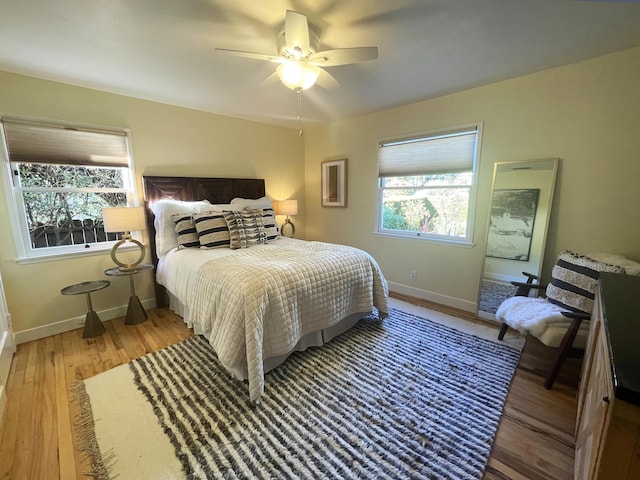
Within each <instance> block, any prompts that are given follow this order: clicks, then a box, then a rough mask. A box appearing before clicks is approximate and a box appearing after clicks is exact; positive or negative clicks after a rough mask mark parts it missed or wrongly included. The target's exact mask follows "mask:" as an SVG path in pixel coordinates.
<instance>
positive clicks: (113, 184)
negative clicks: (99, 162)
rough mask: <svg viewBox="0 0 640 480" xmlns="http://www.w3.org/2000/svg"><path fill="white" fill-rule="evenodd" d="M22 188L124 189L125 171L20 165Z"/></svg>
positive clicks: (50, 165) (117, 169) (32, 164)
mask: <svg viewBox="0 0 640 480" xmlns="http://www.w3.org/2000/svg"><path fill="white" fill-rule="evenodd" d="M18 166H19V168H18V173H19V175H20V186H21V187H23V188H27V187H43V188H123V186H124V180H123V173H122V172H123V169H122V168H104V167H102V168H101V167H76V166H71V165H52V164H39V163H20V164H18Z"/></svg>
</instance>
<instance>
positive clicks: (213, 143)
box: [0, 72, 304, 337]
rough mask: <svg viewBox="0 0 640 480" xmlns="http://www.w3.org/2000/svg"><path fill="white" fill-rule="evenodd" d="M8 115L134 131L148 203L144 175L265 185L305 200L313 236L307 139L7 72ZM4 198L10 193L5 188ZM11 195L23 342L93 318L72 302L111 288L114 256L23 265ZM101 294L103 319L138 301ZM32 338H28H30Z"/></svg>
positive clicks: (1, 260)
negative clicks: (90, 290) (92, 287)
mask: <svg viewBox="0 0 640 480" xmlns="http://www.w3.org/2000/svg"><path fill="white" fill-rule="evenodd" d="M0 114H14V115H16V114H17V115H24V116H31V117H39V118H48V119H54V120H60V121H68V122H74V123H86V124H93V125H103V126H115V127H124V128H128V129H130V130H131V138H132V147H133V158H134V162H135V173H136V178H137V183H138V193H139V197H140V198H142V186H141V176H142V175H145V174H146V175H185V176H189V175H199V176H213V177H248V178H264V179H265V180H266V188H267V194H268V195H270V196H271V197H273V198H275V199H285V198H289V197H291V198H297V199H299V202H300V210H301V212H300V215H298V216H296V219H295V223H296V229H297V231H298V232H300V234H302V233H303V232H304V161H303V155H304V149H303V142H302V141H301V140H300V139H299V137H298V132H297V130H293V129H284V128H280V127H274V126H269V125H265V124H260V123H254V122H249V121H245V120H238V119H233V118H229V117H223V116H218V115H212V114H208V113H203V112H198V111H195V110H189V109H184V108H177V107H172V106H168V105H162V104H158V103H153V102H147V101H143V100H136V99H133V98H129V97H124V96H119V95H113V94H109V93H104V92H98V91H95V90H89V89H85V88H79V87H74V86H69V85H64V84H60V83H55V82H49V81H44V80H38V79H34V78H30V77H25V76H20V75H14V74H9V73H4V72H0ZM0 190H2V186H1V185H0ZM4 194H5V192H4V191H2V192H0V224H1V225H5V227H4V228H1V229H0V272H1V273H2V278H3V280H4V286H5V290H6V296H7V302H8V305H9V310H10V312H11V316H12V320H13V330H14V332H16V333H19V332H21V331H26V330H28V329H34V328H38V327H42V326H44V325H49V324H53V323H55V322H64V321H66V320H68V319H71V318H75V317H82V318H83V316H84V314H85V313H86V302H85V299H84V298H82V296H76V297H63V296H61V295H60V289H61V288H62V287H64V286H66V285H69V284H73V283H78V282H80V281H85V280H91V279H104V278H106V277H105V276H104V273H103V272H104V270H105V269H106V268H109V267H111V266H112V262H111V259H110V257H109V255H108V254H103V255H97V256H90V257H83V258H73V259H66V260H56V261H48V262H42V263H29V264H20V263H16V261H15V259H16V255H17V254H16V247H15V244H14V239H13V235H12V233H11V230H10V228H7V226H8V225H9V217H8V210H7V205H6V199H5V195H4ZM109 280H111V287H109V288H108V289H106V290H103V291H101V292H97V293H96V294H94V296H93V297H94V307H95V309H96V310H97V311H99V312H101V311H104V312H106V313H105V315H108V314H109V312H113V311H114V309H118V308H120V307H122V306H123V305H126V302H127V299H128V289H129V286H128V282H127V281H126V279H124V278H110V279H109ZM136 287H137V293H138V295H139V297H140V299H141V300H143V301H145V300H150V299H152V298H153V289H152V283H151V276H150V275H145V274H142V275H138V276H137V277H136ZM23 337H24V336H23Z"/></svg>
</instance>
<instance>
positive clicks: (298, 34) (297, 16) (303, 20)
mask: <svg viewBox="0 0 640 480" xmlns="http://www.w3.org/2000/svg"><path fill="white" fill-rule="evenodd" d="M284 38H285V41H286V42H287V47H289V48H299V49H300V51H301V52H302V54H303V55H306V54H307V52H308V51H309V24H308V23H307V17H305V16H304V15H302V14H301V13H298V12H294V11H293V10H287V15H286V17H285V19H284Z"/></svg>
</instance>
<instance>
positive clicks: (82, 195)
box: [22, 192, 127, 248]
mask: <svg viewBox="0 0 640 480" xmlns="http://www.w3.org/2000/svg"><path fill="white" fill-rule="evenodd" d="M22 197H23V201H24V206H25V214H26V217H27V225H28V227H29V236H30V239H31V246H32V248H44V247H54V246H61V245H77V244H80V245H81V244H87V243H97V242H106V241H112V240H116V236H115V235H114V234H109V236H107V235H105V232H104V227H103V224H102V208H103V207H117V206H126V205H127V198H126V194H125V193H108V192H107V193H95V192H23V194H22Z"/></svg>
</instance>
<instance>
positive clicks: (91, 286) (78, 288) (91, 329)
mask: <svg viewBox="0 0 640 480" xmlns="http://www.w3.org/2000/svg"><path fill="white" fill-rule="evenodd" d="M109 285H111V282H110V281H108V280H95V281H92V282H82V283H76V284H75V285H69V286H68V287H64V288H63V289H62V290H60V293H61V294H62V295H82V294H86V295H87V316H86V318H85V321H84V330H83V331H82V338H92V337H97V336H99V335H102V334H103V333H104V330H105V328H104V325H103V324H102V322H101V321H100V317H98V314H97V313H96V312H95V310H94V309H93V305H92V303H91V292H97V291H98V290H102V289H103V288H107V287H108V286H109Z"/></svg>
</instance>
